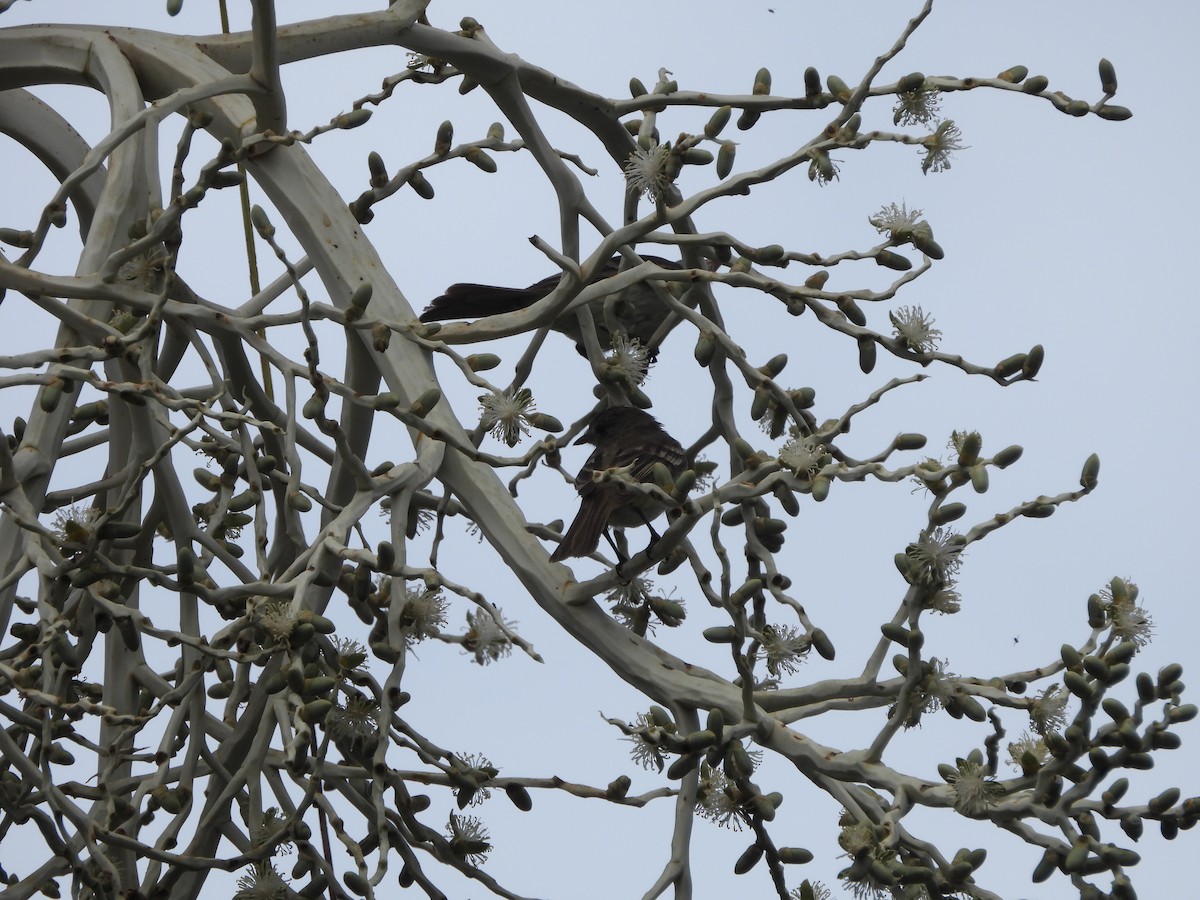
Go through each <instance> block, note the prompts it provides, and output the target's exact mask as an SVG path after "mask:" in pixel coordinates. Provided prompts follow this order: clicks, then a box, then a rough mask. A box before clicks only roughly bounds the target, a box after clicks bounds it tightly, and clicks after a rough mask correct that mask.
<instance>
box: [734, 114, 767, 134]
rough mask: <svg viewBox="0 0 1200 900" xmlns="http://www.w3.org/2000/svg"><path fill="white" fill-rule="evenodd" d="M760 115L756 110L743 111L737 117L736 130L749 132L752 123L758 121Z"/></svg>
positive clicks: (752, 125)
mask: <svg viewBox="0 0 1200 900" xmlns="http://www.w3.org/2000/svg"><path fill="white" fill-rule="evenodd" d="M761 115H762V113H760V112H759V111H758V110H757V109H743V110H742V114H741V115H740V116H738V120H737V127H738V130H739V131H749V130H750V129H751V128H753V127H754V123H755V122H757V121H758V118H759V116H761Z"/></svg>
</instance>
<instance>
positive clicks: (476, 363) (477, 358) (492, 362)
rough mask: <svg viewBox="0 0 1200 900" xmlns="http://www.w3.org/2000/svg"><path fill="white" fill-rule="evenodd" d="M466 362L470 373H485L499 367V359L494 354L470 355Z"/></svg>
mask: <svg viewBox="0 0 1200 900" xmlns="http://www.w3.org/2000/svg"><path fill="white" fill-rule="evenodd" d="M466 362H467V367H468V368H469V369H470V370H471V371H472V372H486V371H488V369H494V368H496V366H498V365H500V357H499V356H497V355H496V354H495V353H472V354H471V355H470V356H468V357H467V360H466Z"/></svg>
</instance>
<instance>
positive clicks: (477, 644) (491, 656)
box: [463, 609, 516, 666]
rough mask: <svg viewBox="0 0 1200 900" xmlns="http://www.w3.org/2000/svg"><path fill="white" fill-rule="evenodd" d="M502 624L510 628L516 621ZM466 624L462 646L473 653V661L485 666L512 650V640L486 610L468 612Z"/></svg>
mask: <svg viewBox="0 0 1200 900" xmlns="http://www.w3.org/2000/svg"><path fill="white" fill-rule="evenodd" d="M504 624H505V626H507V627H509V628H511V627H512V626H513V625H514V624H516V623H514V622H508V621H506V622H505V623H504ZM467 626H468V627H467V633H466V635H465V636H464V639H463V646H464V647H466V648H467V649H468V650H469V651H471V652H472V653H474V654H475V662H477V663H479V665H481V666H486V665H487V664H488V663H491V662H495V661H496V660H498V659H500V658H501V657H503V656H508V654H510V653H511V652H512V641H510V640H509V639H508V635H507V634H505V633H504V629H503V628H502V627H501V626H500V624H499V623H498V622H497V621H496V620H495V619H493V618H492V616H491V614H490V613H488V612H487V610H483V609H480V610H476V611H475V612H474V613H472V612H468V613H467Z"/></svg>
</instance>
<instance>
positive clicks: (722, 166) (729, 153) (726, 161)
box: [717, 141, 737, 179]
mask: <svg viewBox="0 0 1200 900" xmlns="http://www.w3.org/2000/svg"><path fill="white" fill-rule="evenodd" d="M736 153H737V146H736V145H735V144H734V143H733V141H724V142H722V144H721V149H720V150H718V151H717V177H718V178H722V179H724V178H728V177H729V173H730V172H732V171H733V158H734V156H735V155H736Z"/></svg>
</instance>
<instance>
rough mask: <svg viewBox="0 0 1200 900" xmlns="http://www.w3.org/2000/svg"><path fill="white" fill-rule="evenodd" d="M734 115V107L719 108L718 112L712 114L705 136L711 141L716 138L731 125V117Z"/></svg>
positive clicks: (706, 126) (705, 128)
mask: <svg viewBox="0 0 1200 900" xmlns="http://www.w3.org/2000/svg"><path fill="white" fill-rule="evenodd" d="M732 114H733V107H732V106H722V107H719V108H718V109H717V111H716V112H715V113H713V114H712V117H711V118H710V119H709V120H708V123H707V124H706V125H705V126H704V136H705V137H706V138H709V139H710V140H711V139H712V138H715V137H716V136H717V135H718V134H720V133H721V130H722V129H723V128H724V127H725V126H726V125H728V124H729V117H730V115H732Z"/></svg>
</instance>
